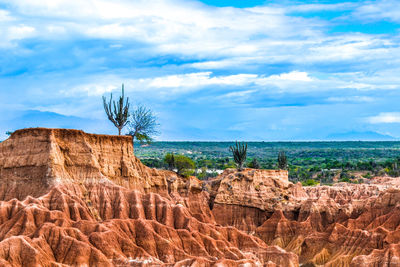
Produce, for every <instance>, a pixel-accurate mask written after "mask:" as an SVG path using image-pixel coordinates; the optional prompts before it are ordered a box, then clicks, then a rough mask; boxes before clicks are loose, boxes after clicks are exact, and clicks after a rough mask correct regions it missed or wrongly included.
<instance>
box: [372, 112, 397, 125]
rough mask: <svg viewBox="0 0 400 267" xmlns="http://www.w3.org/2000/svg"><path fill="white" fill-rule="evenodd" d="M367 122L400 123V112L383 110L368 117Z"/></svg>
mask: <svg viewBox="0 0 400 267" xmlns="http://www.w3.org/2000/svg"><path fill="white" fill-rule="evenodd" d="M367 122H369V123H372V124H377V123H400V112H382V113H379V114H378V115H376V116H372V117H368V118H367Z"/></svg>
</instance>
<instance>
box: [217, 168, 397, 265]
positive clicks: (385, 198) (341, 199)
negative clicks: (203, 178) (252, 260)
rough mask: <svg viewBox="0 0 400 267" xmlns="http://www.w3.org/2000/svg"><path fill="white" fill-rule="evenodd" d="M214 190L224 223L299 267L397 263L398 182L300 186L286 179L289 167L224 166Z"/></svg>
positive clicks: (380, 179) (219, 221)
mask: <svg viewBox="0 0 400 267" xmlns="http://www.w3.org/2000/svg"><path fill="white" fill-rule="evenodd" d="M274 172H275V174H274ZM264 186H265V187H264ZM210 188H211V190H210V192H211V193H210V194H211V200H212V203H213V210H212V212H213V214H214V217H215V219H216V221H217V222H218V223H219V224H221V225H224V226H234V227H236V228H238V229H241V230H243V231H245V232H248V233H251V234H254V235H255V236H258V237H259V238H261V239H262V240H263V241H265V243H267V244H268V245H276V246H279V247H281V248H284V249H285V250H286V251H290V252H293V253H295V254H297V255H298V256H299V262H300V263H302V264H305V265H307V264H308V265H307V266H398V264H399V263H398V260H399V258H398V254H399V252H400V251H399V250H398V246H397V243H398V242H399V241H400V239H399V237H400V235H399V234H398V233H400V232H399V231H400V230H399V229H400V214H399V211H400V206H399V203H400V188H399V181H398V180H397V179H391V178H375V179H372V180H369V181H368V184H347V183H339V184H336V185H334V186H316V187H304V188H303V187H302V186H301V185H300V184H296V185H294V184H292V183H290V182H288V181H287V178H286V177H285V172H284V171H266V170H251V169H246V170H244V171H242V172H235V171H233V170H227V171H225V172H224V173H223V174H222V175H221V176H219V177H217V178H216V179H214V180H213V181H211V182H210Z"/></svg>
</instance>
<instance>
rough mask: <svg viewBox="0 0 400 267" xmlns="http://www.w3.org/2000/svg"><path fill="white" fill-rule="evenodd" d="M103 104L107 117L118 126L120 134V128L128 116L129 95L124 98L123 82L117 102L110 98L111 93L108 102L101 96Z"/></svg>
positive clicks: (119, 133) (123, 125)
mask: <svg viewBox="0 0 400 267" xmlns="http://www.w3.org/2000/svg"><path fill="white" fill-rule="evenodd" d="M124 102H125V103H124ZM103 106H104V110H105V112H106V114H107V117H108V119H109V120H110V121H111V122H112V123H113V124H114V125H115V127H117V128H118V135H121V130H122V128H124V127H125V125H126V124H127V123H128V117H129V97H127V98H126V100H125V96H124V84H122V94H121V96H120V97H119V100H118V102H116V101H113V100H112V93H111V97H110V101H109V102H108V103H107V100H106V98H105V97H104V96H103ZM112 108H114V109H112Z"/></svg>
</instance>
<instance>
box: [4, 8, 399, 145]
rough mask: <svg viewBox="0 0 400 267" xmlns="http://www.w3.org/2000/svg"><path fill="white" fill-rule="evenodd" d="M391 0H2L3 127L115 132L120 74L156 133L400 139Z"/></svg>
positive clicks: (167, 136) (163, 136)
mask: <svg viewBox="0 0 400 267" xmlns="http://www.w3.org/2000/svg"><path fill="white" fill-rule="evenodd" d="M399 25H400V1H398V0H382V1H347V2H344V1H278V0H277V1H261V0H246V1H245V0H229V1H228V0H226V1H224V0H203V1H194V0H193V1H192V0H143V1H142V0H113V1H111V0H87V1H81V0H9V1H8V0H0V36H1V38H0V53H1V54H0V55H1V56H0V114H1V116H0V139H4V138H5V132H6V131H12V130H15V129H18V128H24V127H38V126H43V127H65V128H78V129H83V130H85V131H87V132H94V133H112V134H114V133H116V132H117V131H116V129H115V128H114V127H113V125H112V124H111V123H110V122H109V121H107V119H106V117H105V114H104V110H103V107H102V100H101V97H102V96H103V95H105V96H107V97H108V96H109V95H110V93H111V92H113V93H114V94H119V92H120V89H121V84H122V83H124V84H125V90H126V94H127V95H128V96H129V97H130V100H131V102H132V104H144V105H146V106H148V107H150V108H151V109H153V111H154V112H155V113H156V114H157V116H158V121H159V123H160V135H159V136H158V137H157V139H159V140H236V139H237V140H326V139H335V138H337V137H338V136H340V137H342V138H349V139H351V138H356V139H357V138H361V139H362V138H363V137H358V135H359V136H376V137H377V139H379V138H380V137H383V136H392V137H394V138H397V139H399V138H400V28H399Z"/></svg>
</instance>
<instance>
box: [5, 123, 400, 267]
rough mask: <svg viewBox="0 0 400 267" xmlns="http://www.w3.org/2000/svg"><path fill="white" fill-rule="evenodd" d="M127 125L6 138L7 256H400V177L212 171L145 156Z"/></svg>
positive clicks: (68, 260) (301, 261)
mask: <svg viewBox="0 0 400 267" xmlns="http://www.w3.org/2000/svg"><path fill="white" fill-rule="evenodd" d="M133 152H134V151H133V146H132V139H131V137H128V136H108V135H95V134H87V133H84V132H82V131H79V130H66V129H45V128H31V129H23V130H18V131H16V132H14V133H13V134H12V136H11V137H10V138H9V139H7V140H6V141H4V142H2V143H0V266H270V267H272V266H283V267H294V266H304V267H306V266H307V267H311V266H332V267H333V266H357V267H364V266H365V267H367V266H376V267H378V266H382V267H383V266H400V205H399V201H400V183H399V182H397V180H396V179H395V178H385V177H382V178H374V179H371V180H370V183H369V184H347V183H338V184H335V185H334V186H314V187H303V186H302V185H301V184H293V183H291V182H290V181H289V180H288V173H287V171H278V170H256V169H245V170H243V171H240V172H239V171H237V170H233V169H227V170H225V171H224V172H223V173H222V174H221V175H219V176H218V177H216V178H214V179H212V180H209V181H200V180H198V179H197V178H196V177H189V178H184V177H181V176H178V175H177V174H176V173H175V172H172V171H166V170H156V169H151V168H148V167H146V166H144V165H143V164H142V163H141V162H140V161H139V160H138V159H137V158H136V157H135V156H134V153H133Z"/></svg>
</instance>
